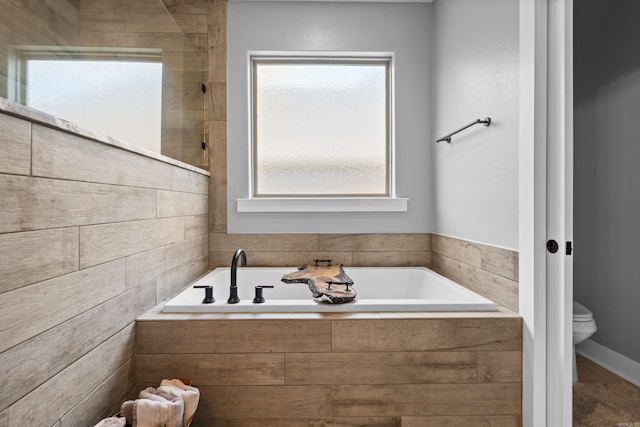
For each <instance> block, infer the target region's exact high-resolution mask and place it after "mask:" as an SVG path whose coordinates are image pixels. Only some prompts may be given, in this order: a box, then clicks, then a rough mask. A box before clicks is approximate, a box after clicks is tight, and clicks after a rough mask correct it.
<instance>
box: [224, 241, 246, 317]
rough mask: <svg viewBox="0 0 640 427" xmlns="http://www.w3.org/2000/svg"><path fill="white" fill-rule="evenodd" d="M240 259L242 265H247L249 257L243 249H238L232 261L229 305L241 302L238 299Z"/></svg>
mask: <svg viewBox="0 0 640 427" xmlns="http://www.w3.org/2000/svg"><path fill="white" fill-rule="evenodd" d="M238 259H239V260H240V263H241V264H242V265H247V256H246V254H245V253H244V251H243V250H242V249H238V250H237V251H236V253H235V254H233V259H232V260H231V285H230V286H229V299H228V300H227V303H229V304H237V303H239V302H240V298H238Z"/></svg>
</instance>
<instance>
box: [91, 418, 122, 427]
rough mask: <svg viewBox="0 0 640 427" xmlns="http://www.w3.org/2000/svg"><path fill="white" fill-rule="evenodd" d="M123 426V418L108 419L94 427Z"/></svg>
mask: <svg viewBox="0 0 640 427" xmlns="http://www.w3.org/2000/svg"><path fill="white" fill-rule="evenodd" d="M125 425H126V421H125V419H124V418H118V417H110V418H105V419H104V420H102V421H100V422H99V423H98V424H96V425H95V427H125Z"/></svg>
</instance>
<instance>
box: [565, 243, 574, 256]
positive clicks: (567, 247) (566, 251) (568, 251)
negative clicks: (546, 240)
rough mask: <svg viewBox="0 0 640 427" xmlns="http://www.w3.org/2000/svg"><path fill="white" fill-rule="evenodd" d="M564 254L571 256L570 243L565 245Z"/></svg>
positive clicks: (571, 246)
mask: <svg viewBox="0 0 640 427" xmlns="http://www.w3.org/2000/svg"><path fill="white" fill-rule="evenodd" d="M565 253H566V254H567V255H571V254H572V253H573V245H572V244H571V242H567V244H566V245H565Z"/></svg>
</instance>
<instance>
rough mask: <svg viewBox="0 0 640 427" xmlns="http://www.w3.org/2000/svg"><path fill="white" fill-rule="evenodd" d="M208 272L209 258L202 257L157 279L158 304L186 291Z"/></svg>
mask: <svg viewBox="0 0 640 427" xmlns="http://www.w3.org/2000/svg"><path fill="white" fill-rule="evenodd" d="M205 271H207V256H206V255H204V256H200V257H198V258H194V259H192V260H191V261H188V262H185V263H183V264H181V265H179V266H178V267H176V268H174V269H172V270H169V271H167V272H165V273H164V274H162V275H160V276H159V277H158V278H157V279H156V303H160V302H161V301H166V300H167V299H169V298H171V297H173V296H175V295H177V294H178V293H180V292H181V291H182V290H184V289H185V288H186V287H187V285H188V284H189V283H191V282H192V281H193V280H195V279H196V278H198V277H200V276H202V274H204V272H205Z"/></svg>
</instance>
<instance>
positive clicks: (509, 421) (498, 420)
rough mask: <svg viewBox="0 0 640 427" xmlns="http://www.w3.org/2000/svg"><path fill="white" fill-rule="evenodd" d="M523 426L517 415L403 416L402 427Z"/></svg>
mask: <svg viewBox="0 0 640 427" xmlns="http://www.w3.org/2000/svg"><path fill="white" fill-rule="evenodd" d="M471 426H473V427H521V426H522V421H521V419H520V417H519V416H517V415H502V416H501V415H486V416H468V417H464V416H462V417H459V416H446V415H445V416H436V417H402V424H401V427H471Z"/></svg>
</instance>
